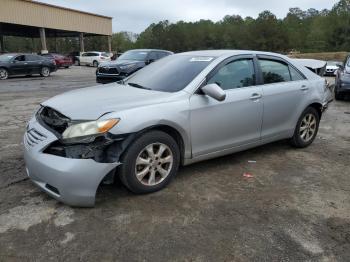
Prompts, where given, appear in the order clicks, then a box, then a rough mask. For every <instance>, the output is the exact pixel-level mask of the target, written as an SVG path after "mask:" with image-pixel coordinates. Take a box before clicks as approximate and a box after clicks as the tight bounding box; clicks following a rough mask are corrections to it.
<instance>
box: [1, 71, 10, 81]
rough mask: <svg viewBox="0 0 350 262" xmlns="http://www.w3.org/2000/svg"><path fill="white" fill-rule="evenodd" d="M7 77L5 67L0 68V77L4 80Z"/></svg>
mask: <svg viewBox="0 0 350 262" xmlns="http://www.w3.org/2000/svg"><path fill="white" fill-rule="evenodd" d="M7 78H8V73H7V70H5V69H0V79H1V80H5V79H7Z"/></svg>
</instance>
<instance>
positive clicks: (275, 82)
mask: <svg viewBox="0 0 350 262" xmlns="http://www.w3.org/2000/svg"><path fill="white" fill-rule="evenodd" d="M258 60H259V67H260V70H259V71H261V74H262V76H261V79H262V81H263V83H264V84H263V85H262V89H263V96H264V115H263V124H262V130H261V137H262V139H273V138H276V139H278V138H285V137H288V136H290V135H292V134H291V132H293V130H294V128H295V126H296V122H297V120H298V118H299V116H300V114H301V112H302V111H303V110H304V109H305V107H306V106H307V101H308V100H307V99H308V98H307V94H308V92H309V88H310V86H309V85H308V81H307V80H306V78H305V76H304V75H303V74H302V73H301V72H300V71H299V70H298V69H297V68H295V67H294V66H292V65H291V64H289V63H288V62H287V61H284V60H283V59H281V58H277V57H272V56H258Z"/></svg>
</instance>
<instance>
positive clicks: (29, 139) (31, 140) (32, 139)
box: [24, 128, 47, 147]
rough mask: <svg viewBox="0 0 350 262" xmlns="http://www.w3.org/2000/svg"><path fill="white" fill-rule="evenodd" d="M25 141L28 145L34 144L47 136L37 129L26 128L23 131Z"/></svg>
mask: <svg viewBox="0 0 350 262" xmlns="http://www.w3.org/2000/svg"><path fill="white" fill-rule="evenodd" d="M24 137H25V139H24V140H25V143H26V144H27V145H28V146H31V147H33V146H35V145H37V144H39V143H40V142H42V141H44V140H45V139H46V138H47V137H46V136H45V135H44V134H42V133H40V132H39V131H38V130H36V129H34V128H32V129H30V130H28V131H27V132H26V133H25V136H24Z"/></svg>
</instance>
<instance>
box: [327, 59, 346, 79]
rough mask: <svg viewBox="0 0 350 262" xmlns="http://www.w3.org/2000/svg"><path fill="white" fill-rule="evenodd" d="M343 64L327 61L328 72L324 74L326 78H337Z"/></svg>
mask: <svg viewBox="0 0 350 262" xmlns="http://www.w3.org/2000/svg"><path fill="white" fill-rule="evenodd" d="M340 64H342V62H339V61H327V66H326V71H325V72H324V75H325V76H336V75H337V70H338V69H339V65H340Z"/></svg>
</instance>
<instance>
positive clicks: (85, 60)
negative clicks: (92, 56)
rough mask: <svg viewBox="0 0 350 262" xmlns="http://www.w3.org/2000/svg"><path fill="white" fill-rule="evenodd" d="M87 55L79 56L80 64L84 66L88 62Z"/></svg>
mask: <svg viewBox="0 0 350 262" xmlns="http://www.w3.org/2000/svg"><path fill="white" fill-rule="evenodd" d="M88 55H89V53H83V54H81V56H80V64H84V65H85V64H86V63H87V62H88Z"/></svg>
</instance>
